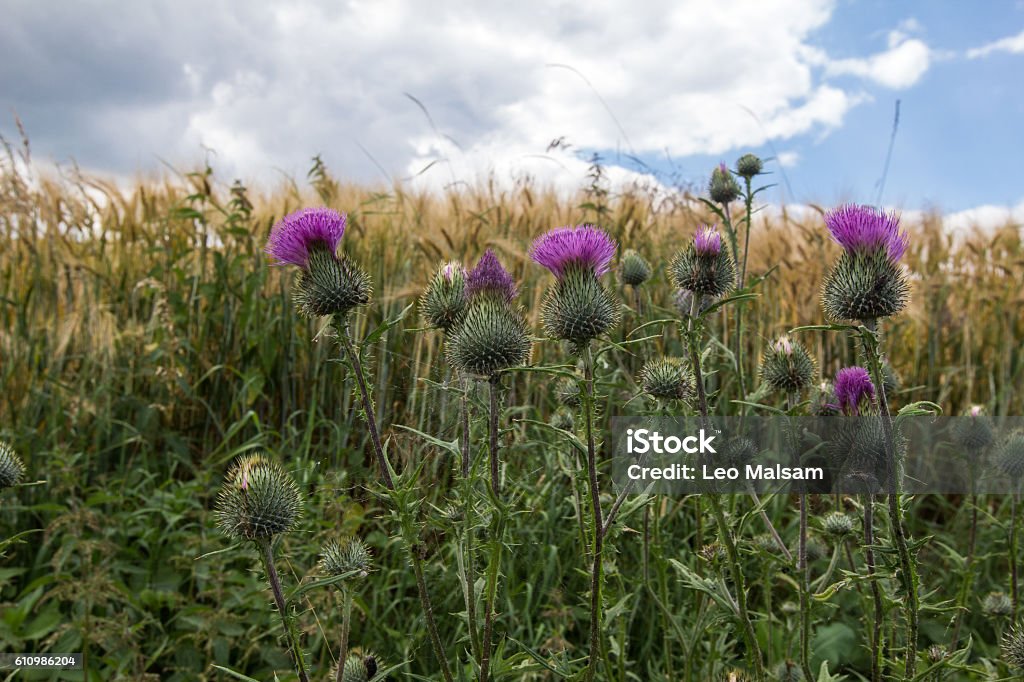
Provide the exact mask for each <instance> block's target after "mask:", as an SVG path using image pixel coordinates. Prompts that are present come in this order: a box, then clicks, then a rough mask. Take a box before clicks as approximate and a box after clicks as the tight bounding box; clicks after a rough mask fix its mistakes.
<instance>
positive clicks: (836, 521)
mask: <svg viewBox="0 0 1024 682" xmlns="http://www.w3.org/2000/svg"><path fill="white" fill-rule="evenodd" d="M821 529H822V530H823V531H824V532H825V534H826V535H828V536H829V537H831V538H832V539H834V540H835V541H836V542H842V541H843V540H845V539H846V538H847V537H849V536H850V535H852V534H853V519H852V518H850V517H849V516H847V515H846V514H844V513H842V512H831V513H830V514H828V515H827V516H826V517H825V518H823V519H822V520H821Z"/></svg>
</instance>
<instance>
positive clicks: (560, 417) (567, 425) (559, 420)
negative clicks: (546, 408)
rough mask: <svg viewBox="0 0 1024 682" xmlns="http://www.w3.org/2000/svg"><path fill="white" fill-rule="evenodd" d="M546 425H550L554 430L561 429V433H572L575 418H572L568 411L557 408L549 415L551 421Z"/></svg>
mask: <svg viewBox="0 0 1024 682" xmlns="http://www.w3.org/2000/svg"><path fill="white" fill-rule="evenodd" d="M548 423H550V424H551V426H553V427H555V428H556V429H562V430H563V431H572V430H573V428H575V426H576V418H575V417H573V414H572V412H571V411H570V410H568V409H566V408H565V407H559V408H558V409H557V410H555V412H554V413H553V414H552V415H551V419H550V420H549V422H548Z"/></svg>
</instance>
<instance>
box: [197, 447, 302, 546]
mask: <svg viewBox="0 0 1024 682" xmlns="http://www.w3.org/2000/svg"><path fill="white" fill-rule="evenodd" d="M215 513H216V516H217V525H219V526H220V528H221V530H222V531H224V532H225V533H226V534H227V535H229V536H231V537H234V538H237V539H239V540H261V539H267V538H271V537H273V536H274V535H277V534H279V533H287V532H288V531H290V530H292V529H293V528H294V527H295V523H296V521H298V518H299V516H300V515H301V513H302V495H301V493H300V492H299V487H298V485H296V483H295V481H294V480H293V479H292V477H291V476H290V475H289V474H288V472H286V471H285V470H284V469H283V468H281V466H280V465H279V464H277V463H276V462H271V461H269V460H268V459H266V458H265V457H264V456H263V455H261V454H255V455H245V456H243V457H241V458H240V459H239V460H238V461H237V463H236V464H235V465H234V467H232V469H231V470H230V471H229V472H228V475H227V477H226V479H225V481H224V485H223V487H222V488H221V491H220V495H218V497H217V503H216V506H215Z"/></svg>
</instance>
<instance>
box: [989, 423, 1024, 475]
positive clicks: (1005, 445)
mask: <svg viewBox="0 0 1024 682" xmlns="http://www.w3.org/2000/svg"><path fill="white" fill-rule="evenodd" d="M996 463H997V465H998V466H999V468H1000V469H1001V470H1002V472H1003V473H1004V474H1006V475H1007V476H1009V477H1010V478H1011V479H1013V482H1014V483H1015V484H1019V483H1020V482H1021V479H1024V431H1014V432H1013V433H1011V434H1010V435H1008V436H1007V437H1006V438H1005V439H1004V440H1003V442H1002V443H1000V444H999V451H998V452H997V453H996Z"/></svg>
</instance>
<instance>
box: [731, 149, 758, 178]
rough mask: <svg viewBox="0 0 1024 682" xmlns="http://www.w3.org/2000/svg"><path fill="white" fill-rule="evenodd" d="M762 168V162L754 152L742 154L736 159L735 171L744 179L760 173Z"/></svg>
mask: <svg viewBox="0 0 1024 682" xmlns="http://www.w3.org/2000/svg"><path fill="white" fill-rule="evenodd" d="M762 170H764V163H763V162H762V161H761V159H760V158H759V157H758V156H756V155H755V154H744V155H743V156H741V157H740V158H739V160H738V161H736V173H737V174H738V175H739V176H740V177H741V178H744V179H746V180H750V179H752V178H753V177H754V176H755V175H760V174H761V171H762Z"/></svg>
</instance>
